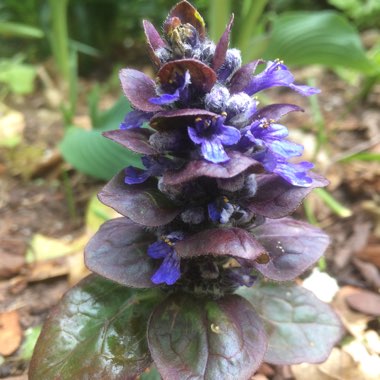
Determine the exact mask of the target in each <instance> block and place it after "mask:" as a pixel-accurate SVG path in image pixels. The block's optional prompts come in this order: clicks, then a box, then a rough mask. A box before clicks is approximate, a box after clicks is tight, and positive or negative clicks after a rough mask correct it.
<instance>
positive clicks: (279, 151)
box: [267, 140, 303, 158]
mask: <svg viewBox="0 0 380 380" xmlns="http://www.w3.org/2000/svg"><path fill="white" fill-rule="evenodd" d="M267 146H268V147H269V148H270V149H271V150H272V152H273V153H274V154H275V155H276V156H281V157H283V158H290V157H297V156H302V153H303V146H302V145H300V144H296V143H294V142H291V141H287V140H274V141H270V142H267Z"/></svg>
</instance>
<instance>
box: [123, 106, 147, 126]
mask: <svg viewBox="0 0 380 380" xmlns="http://www.w3.org/2000/svg"><path fill="white" fill-rule="evenodd" d="M152 116H153V112H144V111H138V110H134V111H131V112H129V113H127V115H126V116H125V118H124V120H123V121H122V122H121V123H120V127H119V128H120V129H131V128H140V127H141V126H142V125H143V124H144V123H145V122H146V121H148V120H150V118H151V117H152Z"/></svg>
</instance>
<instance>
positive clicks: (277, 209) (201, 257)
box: [30, 1, 342, 380]
mask: <svg viewBox="0 0 380 380" xmlns="http://www.w3.org/2000/svg"><path fill="white" fill-rule="evenodd" d="M232 22H233V17H232V18H231V21H230V22H229V24H228V25H227V28H226V30H225V32H224V33H223V35H222V36H221V38H220V40H219V42H218V43H217V44H214V43H213V42H212V41H210V40H208V39H207V36H206V30H205V24H204V21H203V19H202V17H201V16H200V14H199V13H198V12H197V11H196V9H194V8H193V6H192V5H191V4H189V3H188V2H187V1H181V2H180V3H178V4H177V5H176V6H175V7H174V8H173V9H172V10H171V11H170V13H169V15H168V17H167V19H166V20H165V22H164V25H163V36H161V35H160V34H159V32H158V31H157V30H156V29H155V27H154V26H153V25H152V24H151V23H150V22H149V21H144V29H145V34H146V37H147V40H148V52H149V54H150V57H151V59H152V61H153V63H154V64H155V65H156V66H157V74H156V79H155V80H153V79H150V78H149V77H148V76H146V75H145V74H144V73H142V72H139V71H137V70H133V69H124V70H121V72H120V80H121V85H122V88H123V91H124V93H125V95H126V97H127V98H128V100H129V101H130V103H131V104H132V106H133V107H134V110H133V111H132V112H130V113H128V114H127V115H126V117H125V120H124V121H123V122H122V123H121V125H120V129H117V130H114V131H109V132H105V133H104V135H105V136H106V137H107V138H109V139H111V140H113V141H116V142H117V143H119V144H121V145H122V146H124V147H125V148H127V149H130V150H132V151H133V152H136V153H139V154H141V155H142V157H141V160H142V164H143V166H144V169H139V168H135V167H127V168H126V169H125V170H123V171H122V172H120V173H119V174H118V175H116V176H115V177H114V178H113V179H112V180H111V181H110V182H109V183H108V184H107V185H106V186H105V187H104V189H103V190H101V192H100V193H99V199H100V200H101V201H102V202H103V203H104V204H106V205H108V206H110V207H112V208H113V209H115V210H116V211H118V212H119V213H120V214H121V215H122V217H120V218H117V219H114V220H110V221H107V222H106V223H104V224H103V226H101V228H100V229H99V231H98V232H97V233H96V234H95V236H94V237H93V238H92V239H91V240H90V242H89V243H88V245H87V247H86V249H85V261H86V265H87V266H88V268H89V269H90V270H91V271H92V272H94V274H93V275H91V276H89V277H88V278H86V279H85V280H83V281H82V282H81V283H79V284H78V285H77V286H76V287H74V288H73V289H72V290H70V291H69V292H68V293H67V294H66V295H65V296H64V297H63V300H62V302H61V303H60V305H58V306H57V308H56V309H55V310H54V311H53V312H52V314H51V315H50V317H49V318H48V320H47V322H46V324H45V327H44V329H43V332H42V335H41V337H40V339H39V342H38V344H37V347H36V350H35V353H34V357H33V359H32V362H31V369H30V379H31V380H37V379H38V380H40V379H44V380H49V379H61V380H65V379H88V378H91V379H135V378H137V377H138V376H140V375H141V374H143V373H144V371H145V370H146V369H147V368H150V367H151V366H152V365H153V364H154V365H155V366H156V368H157V369H158V372H159V374H160V376H161V377H162V378H163V379H167V380H176V379H190V378H191V379H209V380H211V379H234V380H236V379H242V380H243V379H249V378H250V377H251V376H252V375H253V374H254V373H255V371H256V370H257V368H258V367H259V365H260V363H261V362H262V361H266V362H268V363H272V364H292V363H301V362H312V363H315V362H320V361H323V360H325V359H326V358H327V356H328V354H329V352H330V350H331V348H332V347H333V346H334V344H335V343H336V342H337V341H338V340H339V339H340V337H341V334H342V329H341V325H340V322H339V320H338V318H337V316H336V315H335V314H334V312H333V311H332V310H331V309H330V308H329V307H328V306H327V305H325V304H323V303H322V302H320V301H319V300H317V299H316V298H315V297H314V296H313V295H312V294H311V293H310V292H308V291H306V290H305V289H303V288H300V287H298V286H296V285H294V284H292V283H291V282H290V281H291V280H294V279H295V278H296V277H297V276H299V275H300V274H302V273H303V272H304V271H305V270H306V269H308V268H309V267H310V266H311V265H313V264H314V263H315V262H316V261H317V260H318V259H319V258H320V257H321V255H323V253H324V251H325V249H326V248H327V246H328V244H329V238H328V237H327V235H326V234H325V233H323V232H322V231H321V230H320V229H318V228H316V227H313V226H311V225H308V224H307V223H305V222H302V221H298V220H295V219H292V218H290V217H288V215H289V214H290V213H292V212H293V211H294V210H295V209H296V208H297V207H298V205H299V204H300V203H301V202H302V200H303V199H304V197H305V196H306V195H307V194H308V193H309V192H310V191H311V190H312V189H313V188H315V187H322V186H325V185H326V184H327V181H326V180H325V179H324V178H323V177H321V176H319V175H317V174H315V173H313V172H311V171H310V169H311V168H312V166H313V165H312V164H311V163H309V162H297V163H295V162H294V161H293V158H294V157H297V156H300V155H301V154H302V150H303V147H302V146H300V145H298V144H295V143H293V142H291V141H289V140H288V139H287V136H288V130H287V129H286V127H285V126H283V125H282V124H280V122H279V120H280V119H281V118H282V117H283V116H284V115H286V114H287V113H289V112H295V111H302V110H301V108H300V107H298V106H296V105H292V104H271V105H266V106H260V105H259V102H258V99H257V97H256V96H255V95H256V94H257V93H259V92H260V91H262V90H265V89H268V88H270V87H274V86H285V87H288V88H290V89H292V90H294V91H297V92H299V93H300V94H301V95H304V96H308V95H312V94H315V93H316V92H318V90H317V89H314V88H311V87H308V86H303V85H297V84H295V83H294V77H293V75H292V74H291V73H290V71H289V70H288V68H287V67H286V66H285V65H284V63H283V62H281V61H279V60H276V61H269V62H264V61H261V60H258V61H254V62H251V63H249V64H247V65H244V66H241V57H240V52H239V51H238V50H236V49H230V48H229V46H228V45H229V34H230V29H231V26H232ZM260 68H261V71H260ZM144 123H148V124H149V127H143V124H144Z"/></svg>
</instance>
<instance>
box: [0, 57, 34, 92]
mask: <svg viewBox="0 0 380 380" xmlns="http://www.w3.org/2000/svg"><path fill="white" fill-rule="evenodd" d="M23 61H24V57H23V56H22V55H20V54H18V55H15V56H13V57H12V58H9V59H7V58H3V59H0V83H3V84H4V85H5V86H6V87H5V91H11V92H13V93H15V94H19V95H25V94H29V93H31V92H32V91H33V89H34V79H35V77H36V74H37V69H36V67H35V66H33V65H28V64H26V63H24V62H23ZM2 96H4V94H2Z"/></svg>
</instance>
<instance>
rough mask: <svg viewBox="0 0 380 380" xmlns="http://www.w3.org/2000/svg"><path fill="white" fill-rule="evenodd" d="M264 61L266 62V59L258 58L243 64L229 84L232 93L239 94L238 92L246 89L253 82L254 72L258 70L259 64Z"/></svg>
mask: <svg viewBox="0 0 380 380" xmlns="http://www.w3.org/2000/svg"><path fill="white" fill-rule="evenodd" d="M262 63H264V61H262V60H261V59H258V60H256V61H252V62H250V63H247V64H246V65H243V66H242V67H241V68H240V69H239V70H238V71H236V73H235V74H234V75H233V77H232V79H231V83H230V86H229V90H230V93H231V94H237V93H238V92H242V91H244V90H245V88H246V87H247V86H248V85H249V83H250V82H251V79H252V77H253V73H254V72H255V71H256V68H257V66H258V65H260V64H262Z"/></svg>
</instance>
